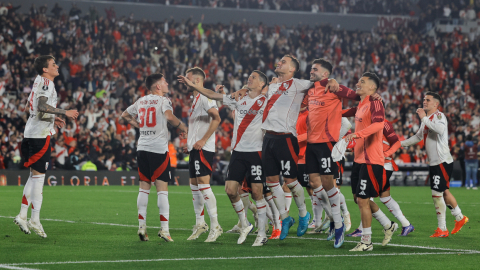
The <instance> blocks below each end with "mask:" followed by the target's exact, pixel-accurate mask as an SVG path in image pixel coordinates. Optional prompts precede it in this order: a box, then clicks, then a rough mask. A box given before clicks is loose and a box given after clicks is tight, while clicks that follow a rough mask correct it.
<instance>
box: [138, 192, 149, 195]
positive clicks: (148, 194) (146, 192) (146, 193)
mask: <svg viewBox="0 0 480 270" xmlns="http://www.w3.org/2000/svg"><path fill="white" fill-rule="evenodd" d="M140 192H143V193H145V194H147V195H150V193H147V192H145V191H140Z"/></svg>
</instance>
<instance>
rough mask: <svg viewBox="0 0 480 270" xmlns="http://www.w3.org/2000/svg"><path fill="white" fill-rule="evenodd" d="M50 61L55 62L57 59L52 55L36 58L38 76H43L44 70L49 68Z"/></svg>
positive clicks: (35, 64)
mask: <svg viewBox="0 0 480 270" xmlns="http://www.w3.org/2000/svg"><path fill="white" fill-rule="evenodd" d="M50 59H53V60H55V57H53V56H51V55H40V56H39V57H37V58H35V61H34V62H33V67H34V68H35V70H36V71H37V73H38V75H42V74H43V69H44V68H48V60H50Z"/></svg>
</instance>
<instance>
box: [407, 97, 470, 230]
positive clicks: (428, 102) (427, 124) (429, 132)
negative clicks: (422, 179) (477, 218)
mask: <svg viewBox="0 0 480 270" xmlns="http://www.w3.org/2000/svg"><path fill="white" fill-rule="evenodd" d="M442 102H443V100H442V97H440V95H438V94H437V93H435V92H427V93H426V94H425V97H424V99H423V108H419V109H417V114H418V116H419V117H420V119H421V121H422V125H421V126H420V129H419V130H418V132H417V134H415V136H412V137H410V138H408V139H407V140H405V141H402V142H401V144H402V146H403V147H405V146H410V145H414V144H417V143H418V142H420V141H421V140H424V143H425V149H426V150H427V156H428V159H429V176H430V188H431V189H432V198H433V203H434V205H435V209H436V212H437V219H438V228H437V229H436V230H435V233H434V234H433V235H431V236H430V237H447V236H448V235H449V233H448V230H447V224H446V220H445V219H446V217H445V212H446V210H447V207H448V208H449V209H450V212H451V213H452V215H453V216H454V217H455V228H454V229H453V230H452V234H456V233H457V232H458V231H460V229H462V227H463V225H465V223H467V222H468V217H467V216H464V215H463V214H462V210H460V207H458V204H457V200H456V199H455V197H454V196H453V194H452V193H451V192H450V190H449V188H450V176H451V175H452V171H453V158H452V155H451V154H450V149H449V147H448V123H447V118H446V117H445V114H443V113H442V112H440V111H439V110H438V108H439V107H440V106H441V105H442Z"/></svg>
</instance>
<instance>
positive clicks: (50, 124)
mask: <svg viewBox="0 0 480 270" xmlns="http://www.w3.org/2000/svg"><path fill="white" fill-rule="evenodd" d="M40 97H47V98H48V100H47V105H50V106H52V107H57V91H55V85H54V84H53V82H52V81H50V80H49V79H47V78H44V77H42V76H40V75H38V76H37V78H35V81H34V83H33V87H32V92H31V93H30V96H29V97H28V104H27V105H28V107H29V109H30V117H29V118H28V120H27V124H26V125H25V132H24V138H36V139H41V138H46V137H47V136H50V135H54V134H55V127H54V123H55V114H51V113H44V112H40V111H38V99H39V98H40Z"/></svg>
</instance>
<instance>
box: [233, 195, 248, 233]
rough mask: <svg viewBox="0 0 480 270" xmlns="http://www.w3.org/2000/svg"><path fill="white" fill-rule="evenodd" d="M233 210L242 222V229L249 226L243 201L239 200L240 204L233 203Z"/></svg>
mask: <svg viewBox="0 0 480 270" xmlns="http://www.w3.org/2000/svg"><path fill="white" fill-rule="evenodd" d="M249 201H250V200H249ZM232 205H233V209H234V210H235V212H237V215H238V220H239V221H240V225H241V227H242V228H245V227H246V226H247V225H248V224H247V219H246V218H245V212H246V211H245V207H244V205H243V202H242V200H238V202H235V203H232Z"/></svg>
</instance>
